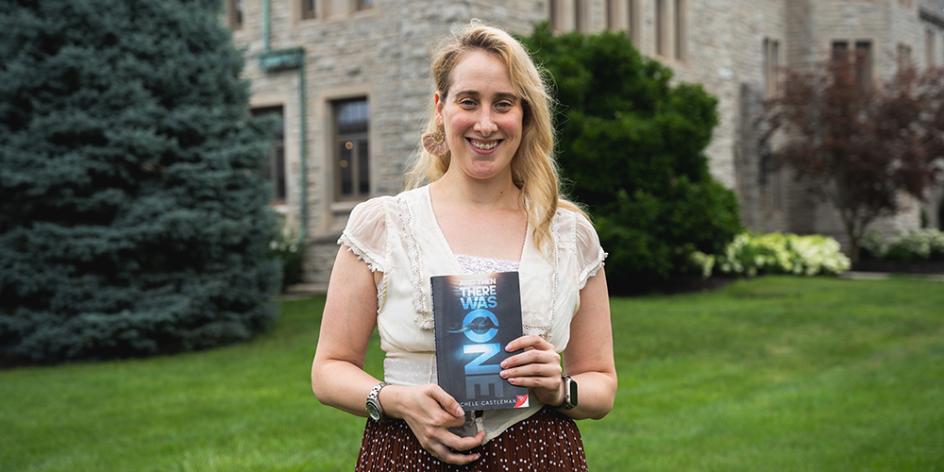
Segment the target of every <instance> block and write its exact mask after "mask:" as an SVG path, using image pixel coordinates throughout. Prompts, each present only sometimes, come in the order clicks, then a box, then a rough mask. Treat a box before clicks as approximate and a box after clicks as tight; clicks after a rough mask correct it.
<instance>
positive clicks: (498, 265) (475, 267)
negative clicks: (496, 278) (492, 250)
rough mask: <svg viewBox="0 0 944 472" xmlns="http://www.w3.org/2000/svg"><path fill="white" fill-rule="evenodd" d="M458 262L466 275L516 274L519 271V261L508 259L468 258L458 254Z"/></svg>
mask: <svg viewBox="0 0 944 472" xmlns="http://www.w3.org/2000/svg"><path fill="white" fill-rule="evenodd" d="M456 262H458V263H459V267H460V268H462V271H463V272H465V273H466V274H480V273H483V272H514V271H517V270H518V266H519V263H518V261H512V260H508V259H492V258H488V257H477V256H467V255H465V254H456Z"/></svg>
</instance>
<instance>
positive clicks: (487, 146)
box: [470, 139, 498, 151]
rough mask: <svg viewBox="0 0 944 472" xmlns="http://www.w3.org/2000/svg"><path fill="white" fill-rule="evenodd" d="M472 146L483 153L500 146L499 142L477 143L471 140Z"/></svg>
mask: <svg viewBox="0 0 944 472" xmlns="http://www.w3.org/2000/svg"><path fill="white" fill-rule="evenodd" d="M470 141H471V143H472V145H473V146H475V147H476V148H478V149H481V150H483V151H488V150H490V149H494V148H495V146H498V141H476V140H474V139H471V140H470Z"/></svg>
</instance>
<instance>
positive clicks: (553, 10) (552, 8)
mask: <svg viewBox="0 0 944 472" xmlns="http://www.w3.org/2000/svg"><path fill="white" fill-rule="evenodd" d="M559 3H560V2H558V1H557V0H548V2H547V17H548V23H550V25H551V31H560V30H561V25H560V15H559V14H558V11H557V9H558V8H559V6H560V5H559Z"/></svg>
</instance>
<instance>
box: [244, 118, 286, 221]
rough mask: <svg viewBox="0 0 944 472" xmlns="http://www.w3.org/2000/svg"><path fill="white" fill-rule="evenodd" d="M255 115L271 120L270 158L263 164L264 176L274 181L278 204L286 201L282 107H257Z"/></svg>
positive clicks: (275, 198) (274, 192) (274, 193)
mask: <svg viewBox="0 0 944 472" xmlns="http://www.w3.org/2000/svg"><path fill="white" fill-rule="evenodd" d="M252 115H253V116H263V117H267V118H269V119H270V120H271V121H270V123H269V124H271V128H270V136H271V137H272V146H271V147H270V150H269V159H268V160H267V161H266V162H264V163H263V164H262V168H261V169H260V171H261V174H262V176H263V177H264V178H265V179H266V180H268V181H269V182H271V183H272V198H273V202H274V203H277V204H281V203H285V196H286V188H285V120H284V118H283V113H282V107H281V106H275V107H265V108H255V109H253V110H252Z"/></svg>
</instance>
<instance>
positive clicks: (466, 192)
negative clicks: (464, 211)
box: [430, 170, 522, 210]
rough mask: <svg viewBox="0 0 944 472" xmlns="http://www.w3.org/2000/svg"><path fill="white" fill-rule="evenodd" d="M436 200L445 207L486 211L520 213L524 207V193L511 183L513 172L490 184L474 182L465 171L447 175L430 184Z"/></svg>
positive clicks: (493, 180)
mask: <svg viewBox="0 0 944 472" xmlns="http://www.w3.org/2000/svg"><path fill="white" fill-rule="evenodd" d="M430 187H431V188H433V191H434V192H435V194H436V200H437V201H440V202H442V203H452V204H463V205H469V206H472V207H475V208H477V209H482V210H517V209H520V208H521V207H522V205H521V190H519V189H518V187H515V184H514V182H512V180H511V172H510V171H509V172H507V173H504V174H502V175H500V176H495V177H494V178H492V179H488V180H477V179H472V178H470V177H468V176H466V175H465V174H463V173H462V172H461V171H458V172H457V171H455V170H453V172H449V171H447V172H446V173H445V174H444V175H443V176H442V177H441V178H439V180H437V181H435V182H433V183H432V184H430Z"/></svg>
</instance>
